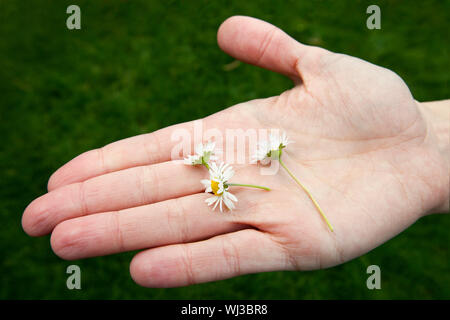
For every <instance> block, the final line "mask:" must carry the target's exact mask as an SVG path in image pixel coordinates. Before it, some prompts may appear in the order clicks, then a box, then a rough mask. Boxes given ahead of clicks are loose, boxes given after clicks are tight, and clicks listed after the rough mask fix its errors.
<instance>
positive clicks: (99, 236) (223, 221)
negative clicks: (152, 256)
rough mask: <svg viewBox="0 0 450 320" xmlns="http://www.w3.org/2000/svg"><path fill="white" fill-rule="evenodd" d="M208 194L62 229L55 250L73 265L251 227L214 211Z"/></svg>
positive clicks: (79, 220)
mask: <svg viewBox="0 0 450 320" xmlns="http://www.w3.org/2000/svg"><path fill="white" fill-rule="evenodd" d="M208 197H209V195H208V194H195V195H191V196H186V197H182V198H177V199H171V200H167V201H163V202H158V203H155V204H150V205H146V206H141V207H137V208H130V209H126V210H122V211H116V212H104V213H98V214H93V215H90V216H86V217H80V218H76V219H71V220H67V221H64V222H62V223H60V224H58V225H57V226H56V228H55V230H54V231H53V233H52V237H51V245H52V248H53V251H54V252H55V253H56V254H57V255H58V256H60V257H61V258H63V259H68V260H73V259H81V258H87V257H94V256H103V255H107V254H113V253H118V252H124V251H130V250H137V249H143V248H151V247H158V246H162V245H168V244H174V243H184V242H191V241H197V240H200V239H206V238H209V237H212V236H215V235H217V234H222V233H227V232H232V231H236V230H239V229H243V228H244V227H247V226H245V225H243V224H240V223H238V222H237V219H236V215H235V214H229V213H227V214H223V213H222V214H221V213H220V212H217V211H216V212H213V211H212V210H211V207H208V206H206V204H205V203H204V202H205V199H206V198H208Z"/></svg>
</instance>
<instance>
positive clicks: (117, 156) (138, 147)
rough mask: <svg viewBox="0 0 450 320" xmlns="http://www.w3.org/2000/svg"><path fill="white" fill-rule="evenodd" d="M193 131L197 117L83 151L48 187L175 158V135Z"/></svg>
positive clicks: (59, 172) (189, 133)
mask: <svg viewBox="0 0 450 320" xmlns="http://www.w3.org/2000/svg"><path fill="white" fill-rule="evenodd" d="M197 121H198V120H197ZM200 121H203V120H200ZM193 131H194V121H190V122H185V123H180V124H176V125H173V126H170V127H167V128H163V129H160V130H157V131H155V132H152V133H146V134H142V135H138V136H134V137H130V138H126V139H123V140H119V141H116V142H113V143H111V144H108V145H106V146H104V147H101V148H98V149H94V150H90V151H87V152H84V153H82V154H80V155H79V156H77V157H75V158H74V159H72V160H71V161H69V162H67V163H66V164H65V165H63V166H62V167H61V168H59V169H58V170H57V171H56V172H55V173H53V175H52V176H51V177H50V179H49V182H48V187H47V188H48V191H52V190H54V189H56V188H59V187H62V186H65V185H67V184H71V183H76V182H82V181H85V180H87V179H90V178H93V177H96V176H100V175H103V174H107V173H111V172H114V171H118V170H123V169H128V168H132V167H137V166H143V165H149V164H155V163H160V162H165V161H169V160H172V159H171V157H172V150H173V148H174V146H176V145H177V144H178V143H180V142H179V140H175V141H174V140H173V139H172V135H174V134H175V135H177V134H183V133H185V134H186V135H188V136H189V137H192V136H193ZM190 140H192V139H190ZM190 144H191V145H192V144H193V141H191V142H190Z"/></svg>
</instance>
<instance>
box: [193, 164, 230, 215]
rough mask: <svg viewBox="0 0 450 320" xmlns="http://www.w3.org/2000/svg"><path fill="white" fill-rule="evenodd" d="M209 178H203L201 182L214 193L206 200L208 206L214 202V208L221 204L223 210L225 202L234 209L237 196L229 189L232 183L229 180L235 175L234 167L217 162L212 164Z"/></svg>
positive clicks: (208, 190) (207, 190)
mask: <svg viewBox="0 0 450 320" xmlns="http://www.w3.org/2000/svg"><path fill="white" fill-rule="evenodd" d="M209 175H210V177H209V179H205V180H201V183H202V184H203V185H204V186H205V188H206V190H205V192H211V193H213V194H214V195H213V196H212V197H211V198H208V199H206V200H205V202H206V203H207V204H208V206H210V205H212V204H214V207H213V210H215V209H216V207H217V205H219V208H220V211H221V212H222V211H223V204H225V206H226V207H227V208H228V209H230V211H231V210H233V209H234V208H235V207H234V203H233V201H234V202H237V201H238V200H237V198H236V197H235V196H234V195H233V194H231V193H230V192H229V191H228V189H229V187H230V184H229V183H228V181H229V180H230V179H231V178H232V177H233V175H234V171H233V168H232V167H231V166H230V165H228V164H224V163H221V164H220V165H219V166H217V165H216V164H215V163H211V164H210V168H209Z"/></svg>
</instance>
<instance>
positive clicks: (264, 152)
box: [252, 132, 333, 231]
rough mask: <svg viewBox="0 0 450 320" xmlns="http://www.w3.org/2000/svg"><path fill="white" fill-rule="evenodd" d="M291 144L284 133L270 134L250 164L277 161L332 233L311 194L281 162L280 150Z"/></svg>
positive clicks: (261, 143) (328, 223) (260, 144)
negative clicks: (305, 195) (304, 193)
mask: <svg viewBox="0 0 450 320" xmlns="http://www.w3.org/2000/svg"><path fill="white" fill-rule="evenodd" d="M290 143H292V141H290V140H289V138H288V136H287V134H286V132H283V133H282V134H281V135H280V134H270V135H269V139H268V140H263V141H260V142H259V144H258V149H257V150H256V153H255V154H254V155H253V159H252V162H253V163H256V162H258V161H259V162H260V163H261V164H262V165H266V164H269V163H270V162H271V161H272V160H278V161H279V162H280V164H281V166H282V167H283V168H284V169H285V170H286V171H287V173H288V174H289V175H290V176H291V178H292V179H294V181H295V182H296V183H297V184H298V185H299V186H300V187H301V188H302V189H303V190H304V191H305V192H306V194H307V195H308V197H309V198H310V199H311V201H312V202H313V204H314V206H315V207H316V209H317V211H319V213H320V215H321V216H322V217H323V219H324V220H325V222H326V223H327V225H328V227H329V228H330V230H331V231H333V227H332V225H331V223H330V222H329V221H328V219H327V217H326V216H325V214H324V213H323V211H322V209H321V208H320V206H319V204H318V203H317V201H316V200H315V199H314V197H313V196H312V194H311V192H310V191H309V190H308V188H306V186H304V185H303V184H302V183H301V182H300V180H298V179H297V177H296V176H295V175H294V174H293V173H292V172H291V170H289V169H288V168H287V167H286V165H285V164H284V162H283V161H282V160H281V154H282V150H283V149H284V148H286V146H287V145H288V144H290Z"/></svg>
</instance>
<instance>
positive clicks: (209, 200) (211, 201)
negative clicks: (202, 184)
mask: <svg viewBox="0 0 450 320" xmlns="http://www.w3.org/2000/svg"><path fill="white" fill-rule="evenodd" d="M215 201H217V197H216V196H214V197H211V198H208V199H206V200H205V202H206V203H207V204H208V206H210V205H212V204H213V203H214V202H215Z"/></svg>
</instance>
